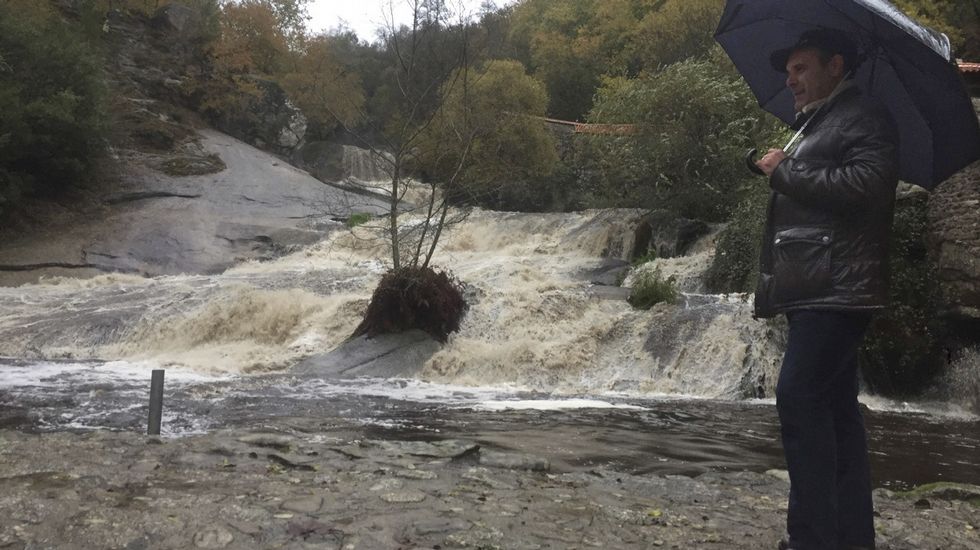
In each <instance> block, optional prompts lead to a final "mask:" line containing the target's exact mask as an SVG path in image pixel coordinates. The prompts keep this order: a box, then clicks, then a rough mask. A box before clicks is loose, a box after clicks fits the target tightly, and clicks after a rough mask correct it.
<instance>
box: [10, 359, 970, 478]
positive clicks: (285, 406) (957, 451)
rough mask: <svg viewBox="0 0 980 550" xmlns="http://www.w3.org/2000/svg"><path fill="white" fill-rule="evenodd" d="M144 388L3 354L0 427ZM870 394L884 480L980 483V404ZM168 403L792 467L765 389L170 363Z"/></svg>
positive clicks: (104, 403)
mask: <svg viewBox="0 0 980 550" xmlns="http://www.w3.org/2000/svg"><path fill="white" fill-rule="evenodd" d="M148 390H149V377H148V375H147V371H146V369H145V366H143V365H133V364H127V363H124V362H114V363H108V364H104V363H82V364H79V363H70V362H64V363H43V364H32V363H26V362H12V361H6V362H3V363H2V364H0V427H5V428H14V429H18V430H25V431H31V432H40V431H52V430H92V429H110V430H122V431H133V432H141V431H144V430H145V429H146V423H147V414H148V405H147V403H148V394H149V391H148ZM871 401H872V403H871V404H872V406H874V407H875V409H872V410H867V411H866V413H865V414H866V417H867V421H868V428H869V434H870V439H871V448H872V455H871V456H872V467H873V472H874V476H875V483H876V485H877V486H884V487H888V488H892V489H902V488H907V487H909V486H912V485H917V484H921V483H927V482H934V481H958V482H966V483H980V452H978V449H980V430H978V422H977V419H976V418H973V417H969V416H956V415H955V414H951V413H949V412H942V413H940V412H937V411H936V410H932V411H928V412H927V411H925V410H920V411H915V410H914V408H913V407H912V406H911V405H907V404H906V405H904V407H905V408H906V410H905V411H902V410H900V409H901V408H902V407H903V405H901V404H895V403H888V404H886V403H884V402H881V401H877V400H871ZM164 403H165V409H164V416H163V418H164V422H163V434H164V436H168V437H179V436H182V435H189V434H194V433H203V432H206V431H208V430H210V429H216V428H234V427H243V428H245V427H247V428H251V429H254V428H256V427H261V426H269V427H277V428H279V429H282V428H283V427H286V428H287V429H288V427H289V425H290V419H293V418H300V417H301V418H304V419H306V420H307V421H309V420H310V419H313V420H315V422H316V425H317V426H318V431H321V432H323V433H325V434H330V433H338V432H342V433H344V434H348V435H349V434H350V433H352V432H353V433H355V434H363V435H362V436H363V437H364V438H366V439H395V440H434V439H444V438H464V439H468V440H473V441H477V442H479V443H480V444H481V445H484V446H487V447H489V448H494V449H501V450H515V451H519V452H522V453H527V454H530V455H533V456H538V457H542V458H547V459H548V460H549V461H550V462H551V464H552V466H553V468H554V469H555V470H558V471H575V470H589V469H592V468H600V467H601V468H609V469H613V470H619V471H624V472H629V473H656V474H683V475H696V474H699V473H703V472H707V471H740V470H749V471H759V472H762V471H766V470H769V469H774V468H777V469H781V468H785V465H784V463H783V460H782V453H781V448H780V446H779V439H778V437H779V432H778V419H777V418H776V412H775V407H774V405H773V403H772V402H771V401H769V400H747V401H726V400H718V399H695V398H689V397H681V396H647V397H637V396H625V395H621V394H620V395H617V394H602V395H569V394H562V395H548V394H544V393H541V392H529V391H515V390H513V389H508V388H503V387H498V388H492V387H482V388H481V387H464V386H451V385H444V384H435V383H427V382H422V381H419V380H408V379H355V380H333V381H327V380H318V379H311V378H305V377H295V376H286V375H280V374H274V375H263V376H254V377H240V376H205V375H200V374H195V373H192V372H186V371H184V372H182V371H180V370H173V369H171V370H169V371H167V380H166V392H165V401H164ZM883 406H887V407H889V409H888V410H886V409H882V408H881V407H883ZM307 425H308V422H307V423H303V426H307ZM297 429H308V428H297Z"/></svg>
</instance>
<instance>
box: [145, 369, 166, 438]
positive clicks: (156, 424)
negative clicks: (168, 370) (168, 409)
mask: <svg viewBox="0 0 980 550" xmlns="http://www.w3.org/2000/svg"><path fill="white" fill-rule="evenodd" d="M162 418H163V370H154V371H153V375H152V377H151V378H150V422H149V425H148V426H147V428H146V433H147V434H148V435H160V421H161V420H162Z"/></svg>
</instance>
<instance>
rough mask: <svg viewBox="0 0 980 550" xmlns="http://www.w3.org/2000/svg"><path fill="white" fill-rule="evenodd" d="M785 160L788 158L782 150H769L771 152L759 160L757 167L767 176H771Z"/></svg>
mask: <svg viewBox="0 0 980 550" xmlns="http://www.w3.org/2000/svg"><path fill="white" fill-rule="evenodd" d="M784 158H786V153H784V152H783V150H782V149H769V152H768V153H766V154H765V155H764V156H763V157H762V158H761V159H759V160H757V161H756V163H755V165H756V166H758V167H759V169H760V170H762V171H763V172H765V173H766V175H767V176H771V175H772V173H773V172H774V171H775V170H776V167H777V166H779V163H780V162H782V161H783V159H784Z"/></svg>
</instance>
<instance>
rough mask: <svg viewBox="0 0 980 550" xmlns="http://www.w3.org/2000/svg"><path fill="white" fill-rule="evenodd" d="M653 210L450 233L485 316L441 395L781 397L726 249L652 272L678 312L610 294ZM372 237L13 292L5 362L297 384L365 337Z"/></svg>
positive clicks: (510, 222) (449, 369)
mask: <svg viewBox="0 0 980 550" xmlns="http://www.w3.org/2000/svg"><path fill="white" fill-rule="evenodd" d="M357 170H358V171H357V173H358V174H362V175H366V174H367V172H368V170H367V168H363V167H361V168H357ZM361 170H364V171H361ZM640 214H641V213H640V212H639V211H635V210H594V211H586V212H578V213H568V214H524V213H506V212H489V211H480V210H476V211H474V212H472V213H471V214H470V215H469V216H468V217H466V218H465V219H464V221H462V222H461V223H458V224H456V225H453V226H451V227H449V228H447V232H446V235H445V238H444V240H443V241H442V243H441V247H440V250H439V251H438V253H437V255H436V263H437V264H438V266H443V267H448V268H451V270H452V271H453V273H454V274H455V275H456V276H457V277H459V279H460V280H462V281H463V282H465V283H466V285H467V290H466V296H467V300H468V301H469V303H470V310H469V312H468V313H467V316H466V318H465V319H464V322H463V326H462V328H461V330H460V332H459V333H457V334H455V335H453V337H452V338H451V339H450V342H449V343H448V344H447V345H445V346H443V347H442V348H441V349H440V350H439V351H438V352H436V353H435V354H434V355H432V356H431V357H429V358H428V359H426V362H425V364H424V365H421V368H420V369H418V368H416V369H414V370H415V371H417V372H419V376H420V377H421V378H423V379H426V380H429V381H434V382H443V383H452V384H466V385H495V386H500V385H513V386H516V387H523V388H529V389H535V390H542V391H557V392H566V393H594V392H620V393H625V394H638V395H641V394H642V395H647V394H683V395H692V396H701V397H711V398H725V399H737V398H743V397H756V396H771V395H772V387H773V385H774V382H775V372H776V369H777V368H778V359H779V356H780V350H781V346H782V343H781V335H782V331H783V329H782V327H780V326H779V325H778V323H773V322H763V321H756V320H753V319H752V317H751V304H750V299H749V298H750V297H749V296H743V295H729V296H717V295H709V294H704V292H703V288H702V287H701V283H700V279H701V274H702V272H703V270H704V269H705V268H706V267H707V265H708V264H709V263H710V259H711V255H712V254H713V247H712V246H711V240H712V239H713V237H714V236H713V235H709V236H708V237H705V238H704V241H703V242H701V243H698V244H697V245H695V246H694V247H692V248H691V252H690V253H689V254H688V255H687V256H683V257H678V258H664V259H658V260H655V261H654V262H652V263H651V264H648V265H647V266H645V267H643V268H642V269H650V268H653V267H659V268H660V269H661V271H662V272H663V273H665V274H668V275H673V276H675V278H676V280H677V281H678V285H679V288H680V290H681V297H680V298H679V299H678V301H677V302H676V303H673V304H658V305H656V306H654V307H653V308H651V309H650V310H647V311H642V310H635V309H633V308H632V307H631V306H630V305H629V304H628V303H627V302H626V301H625V300H624V298H625V296H626V294H627V291H626V290H622V289H618V288H615V287H609V286H600V285H596V284H593V282H592V281H593V280H594V279H595V273H597V272H598V270H600V269H601V268H602V267H603V266H608V265H614V266H620V268H621V269H624V270H625V269H627V267H628V264H627V262H626V260H628V259H629V257H630V256H631V253H632V248H633V239H634V238H635V237H634V235H635V227H636V223H637V220H638V219H639V217H640ZM409 221H410V220H409ZM373 230H374V229H373V228H372V227H371V224H370V223H369V224H365V226H359V227H358V228H356V229H355V230H354V231H355V232H354V233H350V232H347V231H343V230H340V231H337V232H335V233H333V234H331V235H330V236H329V237H328V238H327V239H326V240H324V241H322V242H320V243H317V244H315V245H312V246H310V247H307V248H305V249H303V250H300V251H298V252H295V253H293V254H290V255H287V256H284V257H282V258H280V259H277V260H275V261H270V262H263V263H259V262H251V263H245V264H242V265H240V266H238V267H235V268H233V269H230V270H228V271H226V272H225V273H222V274H217V275H210V276H203V275H201V276H170V277H158V278H155V279H140V278H137V277H131V276H117V275H112V276H102V277H98V278H95V279H91V280H88V281H75V280H72V279H57V280H50V279H49V280H46V281H42V282H41V283H40V284H37V285H29V286H23V287H19V288H5V289H0V308H2V309H3V310H4V311H5V312H6V314H5V315H4V316H3V317H2V318H0V355H2V356H8V357H21V358H23V357H34V358H39V359H52V358H73V359H86V358H99V359H125V360H133V361H142V362H147V363H148V364H157V365H166V366H168V368H186V369H190V370H193V371H198V372H203V373H216V372H217V373H238V374H246V373H253V372H269V371H282V370H287V369H289V367H290V366H291V365H294V364H296V363H297V362H298V361H300V360H301V359H303V358H304V357H308V356H310V355H313V354H317V353H323V352H326V351H329V350H330V349H332V348H334V347H336V346H338V345H340V344H341V343H342V342H343V341H344V340H345V339H346V338H347V337H348V336H349V335H350V333H351V332H352V330H353V328H354V327H355V326H356V324H357V322H358V321H359V319H360V316H361V314H362V313H363V311H364V309H365V308H366V305H367V303H368V300H369V298H370V295H371V293H372V291H373V288H374V285H375V284H376V283H377V280H378V278H379V277H380V274H381V273H383V271H384V266H383V265H382V264H381V262H380V261H379V260H378V259H377V258H379V257H383V256H382V255H379V254H378V250H379V247H380V246H381V245H380V243H381V242H382V240H380V239H378V238H377V235H376V234H372V231H373ZM630 280H631V277H630V276H627V277H626V283H627V284H628V283H629V282H630Z"/></svg>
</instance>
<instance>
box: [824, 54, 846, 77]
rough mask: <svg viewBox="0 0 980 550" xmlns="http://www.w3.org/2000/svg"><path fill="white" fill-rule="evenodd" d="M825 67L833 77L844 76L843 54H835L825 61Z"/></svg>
mask: <svg viewBox="0 0 980 550" xmlns="http://www.w3.org/2000/svg"><path fill="white" fill-rule="evenodd" d="M827 68H828V69H830V74H831V75H833V76H835V77H839V76H844V56H842V55H841V54H835V55H834V56H833V57H831V58H830V62H829V63H827Z"/></svg>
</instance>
